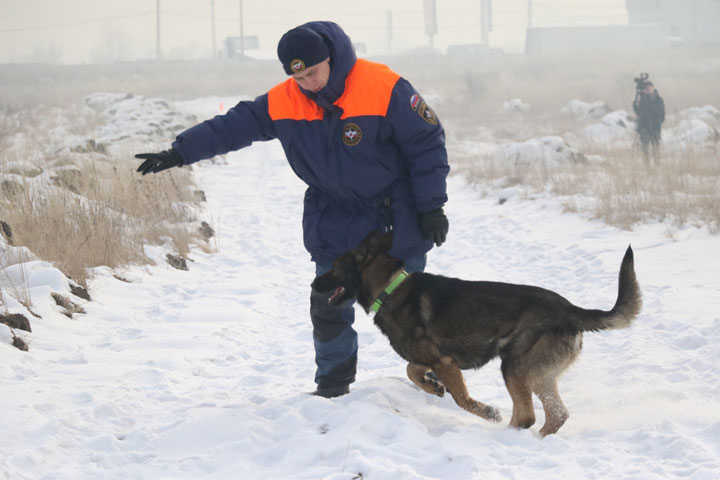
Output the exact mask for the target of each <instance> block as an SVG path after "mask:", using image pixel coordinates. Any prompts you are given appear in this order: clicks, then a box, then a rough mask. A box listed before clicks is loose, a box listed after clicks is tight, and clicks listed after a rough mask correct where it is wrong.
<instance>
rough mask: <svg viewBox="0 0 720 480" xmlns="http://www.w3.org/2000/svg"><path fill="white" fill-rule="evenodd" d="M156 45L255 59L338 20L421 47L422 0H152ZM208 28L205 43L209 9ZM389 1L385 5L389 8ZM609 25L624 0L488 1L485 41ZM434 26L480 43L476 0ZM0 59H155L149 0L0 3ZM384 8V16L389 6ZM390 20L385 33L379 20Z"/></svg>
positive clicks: (183, 52) (181, 55)
mask: <svg viewBox="0 0 720 480" xmlns="http://www.w3.org/2000/svg"><path fill="white" fill-rule="evenodd" d="M159 3H160V51H161V56H162V57H163V58H172V59H203V58H212V54H213V49H214V50H215V51H216V52H217V51H218V50H220V49H222V47H223V41H224V39H225V38H226V37H228V36H237V35H239V32H240V5H241V4H242V12H243V22H242V24H243V30H244V35H245V36H257V37H258V40H259V47H260V48H259V50H256V51H248V53H249V54H252V55H257V56H270V57H271V56H273V54H274V51H275V46H276V42H277V40H278V38H280V36H281V35H282V34H283V33H284V32H285V31H287V30H289V29H290V28H292V27H294V26H296V25H299V24H301V23H304V22H307V21H311V20H332V21H335V22H337V23H339V24H340V25H341V26H342V27H343V28H344V29H345V30H346V31H347V33H348V34H349V35H350V37H351V38H352V39H353V41H354V42H355V43H356V44H365V46H366V48H367V50H366V53H367V54H368V55H386V54H389V53H399V52H403V51H408V50H413V49H417V48H426V47H428V46H429V45H430V39H429V37H428V36H427V35H426V34H425V30H424V14H423V1H422V0H396V1H394V2H392V3H391V4H390V3H389V2H384V1H380V0H366V1H365V2H363V4H362V5H360V4H350V5H349V6H347V4H340V3H338V2H333V1H330V0H318V1H313V2H307V3H305V4H302V5H300V4H299V3H297V2H290V1H287V0H263V1H262V2H260V1H258V0H242V1H241V0H214V2H213V1H212V0H207V1H205V2H198V1H191V0H160V2H159ZM213 5H214V18H215V35H214V41H213V29H212V24H213V21H212V18H213V15H212V9H213ZM389 5H391V6H390V7H389ZM529 5H531V6H532V25H533V26H581V25H601V24H607V25H618V24H625V23H627V12H626V10H625V0H609V1H602V0H585V1H583V2H582V3H580V2H571V1H568V0H533V1H531V2H530V1H527V0H505V1H503V2H498V1H495V2H494V3H493V10H492V31H491V32H490V34H489V46H490V47H493V48H498V49H503V50H505V51H509V52H519V51H522V49H523V47H524V43H525V29H526V27H527V26H528V6H529ZM436 10H437V25H438V32H437V34H436V35H434V36H433V42H432V43H433V46H434V47H435V48H436V49H438V50H440V51H443V50H444V49H446V48H447V47H448V46H449V45H454V44H479V43H480V42H481V31H480V28H481V2H480V0H438V1H437V7H436ZM0 11H2V16H1V18H0V46H2V48H0V63H14V62H33V61H35V62H50V63H70V64H76V63H81V64H82V63H98V62H101V63H102V62H110V61H119V60H121V61H122V60H146V59H155V58H157V18H158V15H157V2H156V1H152V0H123V1H120V0H96V1H91V0H66V1H63V2H53V1H49V0H25V1H24V2H14V1H10V0H0ZM389 12H391V13H389ZM389 15H391V17H392V35H391V38H390V34H389V32H390V29H389V28H388V23H389V22H388V17H389Z"/></svg>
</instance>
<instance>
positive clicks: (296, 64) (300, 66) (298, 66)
mask: <svg viewBox="0 0 720 480" xmlns="http://www.w3.org/2000/svg"><path fill="white" fill-rule="evenodd" d="M290 70H292V71H293V73H300V72H302V71H303V70H305V62H303V61H302V60H300V59H299V58H296V59H295V60H293V61H292V62H290Z"/></svg>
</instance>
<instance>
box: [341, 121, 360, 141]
mask: <svg viewBox="0 0 720 480" xmlns="http://www.w3.org/2000/svg"><path fill="white" fill-rule="evenodd" d="M362 136H363V134H362V130H361V129H360V127H359V126H358V125H357V124H355V123H348V124H346V125H345V126H344V127H343V132H342V141H343V143H344V144H345V145H348V146H350V147H352V146H355V145H357V144H358V143H360V140H362Z"/></svg>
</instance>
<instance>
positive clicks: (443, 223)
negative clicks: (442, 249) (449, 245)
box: [418, 207, 450, 247]
mask: <svg viewBox="0 0 720 480" xmlns="http://www.w3.org/2000/svg"><path fill="white" fill-rule="evenodd" d="M418 220H419V223H420V230H421V231H422V234H423V236H424V237H425V239H426V240H432V241H433V242H434V243H435V245H437V246H438V247H439V246H440V245H442V244H443V243H444V242H445V239H446V238H447V233H448V228H449V227H450V224H449V223H448V219H447V217H446V216H445V213H444V212H443V209H442V207H440V208H436V209H435V210H431V211H429V212H422V213H420V215H419V219H418Z"/></svg>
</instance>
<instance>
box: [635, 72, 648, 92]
mask: <svg viewBox="0 0 720 480" xmlns="http://www.w3.org/2000/svg"><path fill="white" fill-rule="evenodd" d="M648 76H649V75H648V74H647V73H640V75H639V76H637V77H635V79H634V80H635V90H637V91H638V92H639V91H641V90H643V89H644V88H645V87H646V86H647V84H648V83H650V81H649V80H648Z"/></svg>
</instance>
